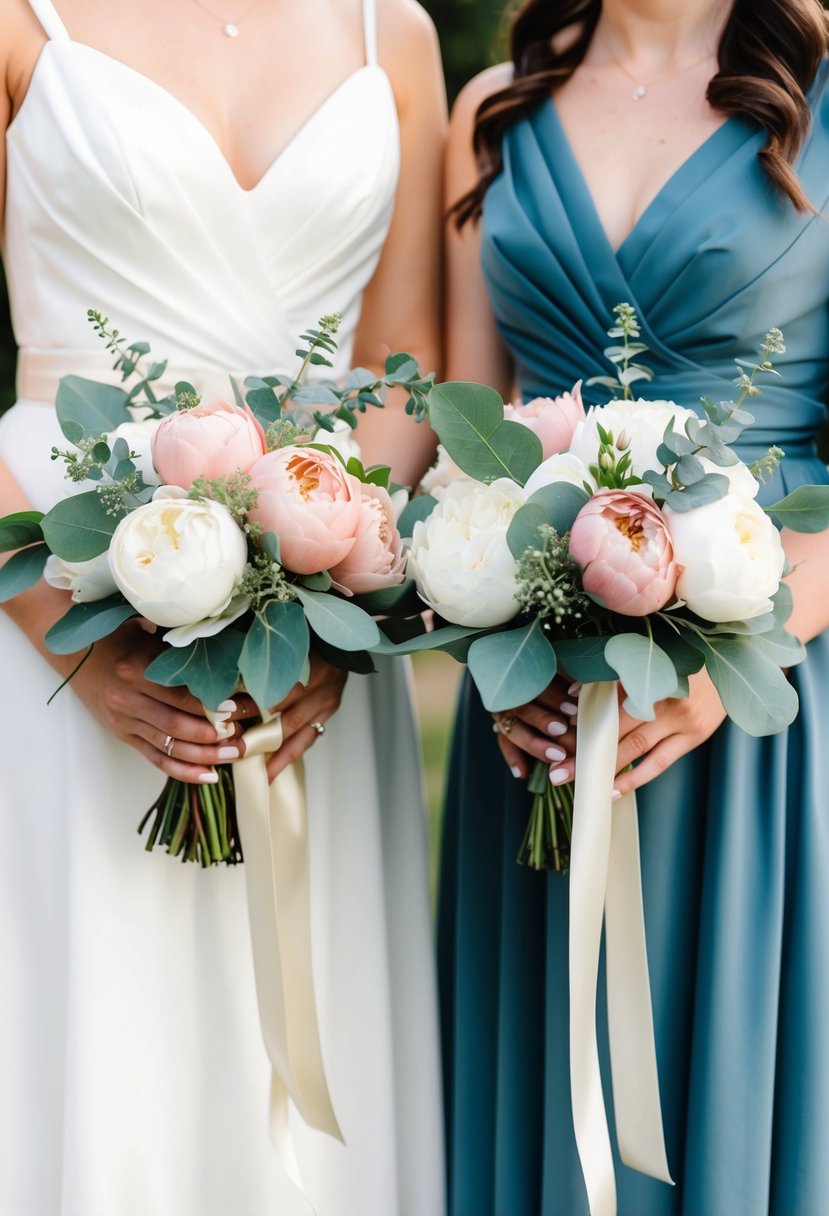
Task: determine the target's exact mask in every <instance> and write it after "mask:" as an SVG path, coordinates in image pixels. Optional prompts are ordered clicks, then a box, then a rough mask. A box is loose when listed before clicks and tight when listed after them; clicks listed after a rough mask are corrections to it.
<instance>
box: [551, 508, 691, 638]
mask: <svg viewBox="0 0 829 1216" xmlns="http://www.w3.org/2000/svg"><path fill="white" fill-rule="evenodd" d="M570 554H571V556H572V557H573V558H575V560H576V561H577V562H578V563H579V565H580V566H581V567H582V571H583V574H582V581H583V584H584V589H585V591H586V592H587V593H588V595H590V596H592V597H593V598H594V599H596V600H598V601H599V602H600V603H602V604H604V605H605V607H607V608H609V609H610V610H611V612H621V613H622V614H623V615H624V616H647V615H648V613H650V612H657V611H658V610H659V609H660V608H662V607H664V605H665V604H667V603H668V601H669V600H670V599H671V597H672V596H673V594H674V589H675V587H676V580H677V574H678V571H677V565H676V562H675V561H674V553H673V546H672V544H671V537H670V533H669V532H668V529H667V526H666V524H665V520H664V519H663V518H662V513H661V511H660V510H659V508H658V507H657V506H655V504H654V503H653V501H652V499H650V498H647V497H646V496H645V495H644V494H635V493H631V492H630V491H628V490H599V491H598V492H597V493H596V494H594V495H593V497H592V498H591V499H590V500H589V502H587V503H585V505H584V506H583V507H582V509H581V510H580V511H579V513H578V515H577V516H576V519H575V522H574V523H573V530H572V532H571V534H570Z"/></svg>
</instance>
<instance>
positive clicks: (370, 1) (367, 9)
mask: <svg viewBox="0 0 829 1216" xmlns="http://www.w3.org/2000/svg"><path fill="white" fill-rule="evenodd" d="M363 45H364V46H365V53H366V63H376V62H377V0H363Z"/></svg>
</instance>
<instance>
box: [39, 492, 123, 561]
mask: <svg viewBox="0 0 829 1216" xmlns="http://www.w3.org/2000/svg"><path fill="white" fill-rule="evenodd" d="M118 522H119V518H118V516H117V515H113V514H111V513H110V512H109V511H108V510H107V508H106V504H105V503H104V502H103V501H102V499H101V496H100V494H99V493H98V491H97V490H89V491H88V492H87V493H86V494H75V495H74V496H73V497H71V498H63V499H61V501H60V502H59V503H57V504H56V505H55V506H54V507H52V510H51V511H49V512H48V513H47V514H46V515H45V516H44V517H43V521H42V524H41V526H42V528H43V538H44V540H45V541H46V543H47V545H48V546H49V548H50V550H51V551H52V553H56V554H57V555H58V557H62V558H63V559H64V561H67V562H86V561H89V560H90V559H91V558H93V557H97V556H98V554H99V553H104V552H105V551H106V550H107V549H108V548H109V542H110V541H111V540H112V535H113V533H114V532H115V529H116V528H117V527H118Z"/></svg>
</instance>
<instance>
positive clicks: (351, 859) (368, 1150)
mask: <svg viewBox="0 0 829 1216" xmlns="http://www.w3.org/2000/svg"><path fill="white" fill-rule="evenodd" d="M52 443H60V435H59V432H58V430H57V424H56V419H55V416H54V414H53V412H52V411H51V410H48V409H46V408H44V407H42V406H38V405H33V404H27V403H20V404H18V406H16V407H15V408H14V409H13V410H12V411H11V412H10V413H9V414H7V415H6V416H5V417H4V418H3V419H2V420H0V459H2V460H3V461H5V462H6V463H7V464H8V465H9V467H10V468H11V469H12V471H13V473H14V474H15V476H16V477H17V478H18V480H19V481H20V483H21V485H22V487H23V489H24V490H25V491H26V493H27V494H28V496H29V498H30V500H31V501H32V502H33V504H34V505H35V506H37V507H39V508H40V509H46V508H48V506H49V505H50V503H51V501H53V500H54V499H55V498H56V497H57V496H59V495H60V494H63V493H65V490H66V483H63V482H62V481H61V476H60V469H59V467H58V466H57V465H50V466H49V467H48V468H47V467H46V466H45V465H44V463H43V457H42V454H43V453H44V451H45V452H48V450H49V448H50V447H51V444H52ZM36 453H40V455H39V456H38V455H36ZM0 655H2V661H1V662H0V681H1V682H2V683H1V684H0V688H2V691H1V692H0V755H1V756H2V777H0V822H2V825H3V834H2V845H0V969H1V970H2V977H3V978H2V990H3V996H2V999H0V1094H2V1097H1V1098H0V1216H310V1213H311V1212H312V1211H316V1212H317V1213H318V1214H319V1216H440V1213H441V1212H442V1211H443V1210H444V1197H443V1168H442V1166H443V1157H442V1153H443V1150H442V1128H441V1117H440V1110H441V1104H440V1088H439V1064H438V1051H437V1017H436V999H435V985H434V972H433V961H432V932H431V923H430V916H429V907H428V880H427V847H426V832H425V821H424V814H423V803H422V796H421V780H420V771H419V762H418V748H417V741H416V735H415V731H414V725H413V720H412V712H411V698H410V695H409V689H408V686H407V675H406V671H405V668H404V667H403V666H402V665H399V666H394V667H392V665H390V664H389V665H385V664H384V665H383V666H382V669H381V670H380V671H379V672H378V674H377V675H374V676H370V677H355V676H352V677H350V679H349V682H348V686H347V689H346V694H345V698H344V701H343V704H342V706H341V708H340V711H339V713H338V714H337V715H336V716H335V718H334V719H332V720H331V722H330V723H329V724H328V728H327V730H326V734H325V736H324V738H321V739H320V740H319V742H318V743H317V744H316V745H315V746H314V748H313V749H312V751H311V752H310V754H309V758H308V765H307V768H308V802H309V818H310V838H311V900H312V935H313V970H314V977H315V984H316V992H317V998H318V1005H319V1014H320V1024H321V1035H322V1047H323V1055H324V1059H325V1065H326V1070H327V1074H328V1077H329V1080H330V1086H331V1093H332V1098H333V1103H334V1108H335V1111H336V1113H337V1117H338V1119H339V1122H340V1125H341V1127H342V1130H343V1134H344V1137H345V1141H346V1144H345V1146H343V1145H342V1144H339V1143H338V1142H336V1141H334V1140H332V1139H330V1138H328V1137H326V1136H324V1135H322V1134H320V1133H315V1132H311V1131H309V1130H308V1129H307V1128H306V1127H305V1126H304V1125H303V1123H302V1120H301V1119H300V1118H299V1117H298V1116H297V1117H294V1120H293V1122H294V1127H293V1131H294V1138H295V1143H296V1148H297V1156H298V1159H299V1165H300V1169H301V1172H302V1176H303V1180H304V1184H305V1189H306V1192H307V1199H308V1201H310V1202H308V1201H306V1199H304V1198H302V1197H301V1196H300V1195H299V1193H298V1192H297V1191H296V1190H295V1189H294V1187H293V1185H292V1184H291V1183H290V1182H289V1181H288V1180H287V1179H286V1178H285V1176H284V1174H283V1172H282V1170H281V1168H280V1165H279V1162H278V1160H277V1158H276V1156H275V1154H274V1151H273V1149H272V1147H271V1143H270V1140H269V1135H268V1121H267V1109H268V1081H269V1070H268V1064H267V1059H266V1056H265V1052H264V1048H263V1046H262V1043H261V1039H260V1032H259V1022H258V1014H257V1006H256V997H255V991H254V982H253V968H252V959H251V949H250V936H249V930H248V924H247V908H246V902H245V891H244V881H245V876H244V871H243V868H242V867H239V868H236V869H227V868H224V867H219V868H215V869H212V870H210V871H208V872H203V871H201V870H199V869H198V868H197V867H196V866H194V865H182V864H179V863H177V862H174V861H173V860H172V859H171V858H170V857H168V856H167V855H166V854H165V853H164V852H156V853H153V854H147V853H146V852H145V851H144V849H143V845H142V840H141V838H139V836H138V835H137V834H136V825H137V823H138V821H139V819H140V817H141V815H142V814H143V812H144V811H145V810H146V809H147V807H148V806H149V805H150V803H151V802H152V801H153V800H154V799H155V797H156V796H157V794H158V792H159V789H160V785H161V782H162V780H163V778H162V776H161V774H160V773H159V772H158V771H157V770H156V769H154V768H152V767H151V766H150V765H148V764H147V763H146V762H145V761H144V760H143V759H142V758H141V757H140V756H139V755H138V753H136V752H134V751H133V750H132V749H130V748H128V747H126V746H124V745H122V744H120V743H118V742H117V741H116V740H115V739H113V738H112V737H111V736H110V735H109V734H108V733H107V732H106V731H105V730H104V729H103V728H102V727H100V726H99V725H98V723H97V722H96V721H95V720H94V719H93V718H92V717H91V716H90V715H89V713H88V712H87V711H86V709H85V708H84V707H83V706H82V705H81V704H80V702H79V701H78V700H77V698H76V697H75V696H74V694H73V693H72V691H71V687H70V688H68V689H65V690H64V691H63V692H61V694H60V695H59V696H58V697H57V698H56V699H55V701H54V702H53V703H52V705H51V706H50V707H49V708H48V709H47V708H46V701H47V698H48V697H49V696H50V694H51V693H52V692H53V691H54V689H55V687H56V685H57V683H58V679H57V676H56V675H55V673H54V672H53V671H52V669H51V668H50V667H49V666H48V665H47V664H46V663H45V662H44V661H43V660H42V659H41V658H40V657H39V656H38V655H37V654H36V653H35V652H34V650H32V648H31V647H30V645H29V643H28V642H27V640H26V639H25V638H24V637H23V635H22V634H21V633H20V632H19V631H18V630H17V629H16V627H15V626H14V625H13V624H12V623H11V621H10V620H9V619H8V617H6V616H4V615H2V614H0Z"/></svg>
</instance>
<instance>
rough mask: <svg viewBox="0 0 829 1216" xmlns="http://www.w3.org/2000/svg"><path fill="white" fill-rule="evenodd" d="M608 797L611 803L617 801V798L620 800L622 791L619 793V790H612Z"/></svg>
mask: <svg viewBox="0 0 829 1216" xmlns="http://www.w3.org/2000/svg"><path fill="white" fill-rule="evenodd" d="M610 797H611V799H612V801H613V802H616V801H617V799H619V798H621V797H622V791H621V790H614V791H613V793H612V794H611V795H610Z"/></svg>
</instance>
